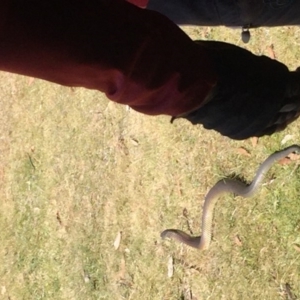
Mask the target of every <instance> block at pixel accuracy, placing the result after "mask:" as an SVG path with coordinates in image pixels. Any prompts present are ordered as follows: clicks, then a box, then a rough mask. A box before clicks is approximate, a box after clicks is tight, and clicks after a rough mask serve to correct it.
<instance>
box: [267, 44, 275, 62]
mask: <svg viewBox="0 0 300 300" xmlns="http://www.w3.org/2000/svg"><path fill="white" fill-rule="evenodd" d="M267 50H268V53H269V56H270V58H272V59H276V55H275V51H274V45H273V44H271V45H270V46H269V47H268V48H267Z"/></svg>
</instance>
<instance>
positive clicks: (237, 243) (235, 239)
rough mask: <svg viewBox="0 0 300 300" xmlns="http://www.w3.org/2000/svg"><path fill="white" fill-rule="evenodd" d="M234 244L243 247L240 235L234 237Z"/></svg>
mask: <svg viewBox="0 0 300 300" xmlns="http://www.w3.org/2000/svg"><path fill="white" fill-rule="evenodd" d="M234 242H235V244H236V245H237V246H239V247H242V246H243V243H242V240H241V239H240V237H239V236H238V235H236V236H235V237H234Z"/></svg>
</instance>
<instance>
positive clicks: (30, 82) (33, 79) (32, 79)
mask: <svg viewBox="0 0 300 300" xmlns="http://www.w3.org/2000/svg"><path fill="white" fill-rule="evenodd" d="M34 81H35V78H34V77H29V78H28V85H29V86H30V85H32V84H33V82H34Z"/></svg>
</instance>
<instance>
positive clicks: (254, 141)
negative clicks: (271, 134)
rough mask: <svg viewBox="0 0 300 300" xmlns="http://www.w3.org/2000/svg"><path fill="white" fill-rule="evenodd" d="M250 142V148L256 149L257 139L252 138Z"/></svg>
mask: <svg viewBox="0 0 300 300" xmlns="http://www.w3.org/2000/svg"><path fill="white" fill-rule="evenodd" d="M250 140H251V144H252V147H256V146H257V144H258V137H256V136H253V137H252V138H251V139H250Z"/></svg>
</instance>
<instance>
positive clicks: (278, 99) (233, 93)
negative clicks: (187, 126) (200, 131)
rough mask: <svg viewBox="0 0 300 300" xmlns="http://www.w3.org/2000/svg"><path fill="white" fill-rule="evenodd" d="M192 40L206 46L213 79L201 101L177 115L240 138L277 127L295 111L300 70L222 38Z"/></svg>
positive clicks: (296, 113)
mask: <svg viewBox="0 0 300 300" xmlns="http://www.w3.org/2000/svg"><path fill="white" fill-rule="evenodd" d="M197 43H198V44H199V45H202V46H204V47H206V48H207V49H209V52H210V55H211V59H212V61H214V64H215V65H214V66H215V68H216V72H217V74H218V82H217V85H216V87H215V88H214V90H213V92H212V93H211V95H210V99H209V101H208V102H207V104H205V105H204V106H202V107H201V108H199V109H197V110H195V111H194V112H191V113H189V114H186V115H184V116H181V117H184V118H186V119H187V120H189V121H190V122H191V123H193V124H202V125H203V126H204V127H205V128H207V129H214V130H216V131H218V132H220V133H221V134H222V135H225V136H228V137H230V138H232V139H246V138H249V137H250V136H263V135H269V134H272V133H274V132H276V131H279V130H282V129H284V128H285V127H286V126H287V125H288V124H289V123H291V122H292V121H294V120H295V119H296V118H297V117H298V116H299V109H300V73H298V72H289V71H288V69H287V68H286V66H285V65H283V64H281V63H279V62H277V61H275V60H272V59H270V58H268V57H265V56H256V55H253V54H252V53H251V52H249V51H246V50H244V49H242V48H239V47H236V46H233V45H230V44H227V43H222V42H202V41H199V42H197Z"/></svg>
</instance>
